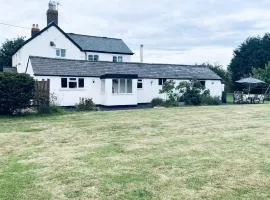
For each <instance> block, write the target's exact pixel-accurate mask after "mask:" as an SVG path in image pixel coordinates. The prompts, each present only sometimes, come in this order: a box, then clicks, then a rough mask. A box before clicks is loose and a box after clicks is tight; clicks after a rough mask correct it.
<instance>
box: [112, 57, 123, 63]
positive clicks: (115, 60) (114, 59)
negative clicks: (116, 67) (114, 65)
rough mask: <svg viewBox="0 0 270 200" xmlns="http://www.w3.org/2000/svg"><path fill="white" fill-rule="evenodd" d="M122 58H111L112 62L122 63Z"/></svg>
mask: <svg viewBox="0 0 270 200" xmlns="http://www.w3.org/2000/svg"><path fill="white" fill-rule="evenodd" d="M123 59H124V58H123V56H113V62H123Z"/></svg>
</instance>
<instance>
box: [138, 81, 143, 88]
mask: <svg viewBox="0 0 270 200" xmlns="http://www.w3.org/2000/svg"><path fill="white" fill-rule="evenodd" d="M139 83H140V84H142V87H141V88H139V87H138V84H139ZM137 89H139V90H141V89H143V80H142V79H138V81H137Z"/></svg>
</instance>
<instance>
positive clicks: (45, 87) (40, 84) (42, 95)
mask: <svg viewBox="0 0 270 200" xmlns="http://www.w3.org/2000/svg"><path fill="white" fill-rule="evenodd" d="M41 104H42V105H41ZM49 104H50V79H47V80H44V79H42V80H41V81H36V83H35V99H34V106H37V107H39V106H46V105H47V106H49Z"/></svg>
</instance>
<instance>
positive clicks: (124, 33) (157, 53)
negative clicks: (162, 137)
mask: <svg viewBox="0 0 270 200" xmlns="http://www.w3.org/2000/svg"><path fill="white" fill-rule="evenodd" d="M48 2H49V0H27V1H25V0H8V1H7V0H0V5H1V7H0V43H3V42H4V41H5V40H6V39H12V38H15V37H17V36H25V37H26V38H29V37H30V28H31V26H32V24H39V27H40V28H44V27H45V26H46V23H47V22H46V11H47V8H48ZM269 13H270V0H226V1H224V0H162V1H160V0H76V1H75V0H60V6H59V26H60V27H61V28H62V29H63V30H64V31H65V32H68V33H70V32H71V33H79V34H86V35H96V36H105V37H116V38H121V39H123V40H124V41H125V43H126V44H127V45H128V46H129V47H130V49H131V50H132V51H133V52H134V53H135V55H134V56H133V57H132V61H134V62H139V60H140V59H139V57H140V53H139V52H140V44H144V62H149V63H176V64H201V63H210V64H219V65H222V66H223V67H224V68H226V67H227V65H228V64H229V63H230V60H231V58H232V56H233V50H234V49H235V48H237V47H238V46H239V45H240V44H241V43H242V42H243V41H244V40H245V39H246V38H248V37H249V36H258V35H260V36H262V35H263V34H264V33H266V32H270V15H269ZM1 23H7V24H13V25H17V26H22V27H27V28H28V29H27V28H16V27H10V26H5V25H1Z"/></svg>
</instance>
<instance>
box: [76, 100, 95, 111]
mask: <svg viewBox="0 0 270 200" xmlns="http://www.w3.org/2000/svg"><path fill="white" fill-rule="evenodd" d="M75 107H76V110H77V111H94V110H97V108H96V105H95V103H94V102H93V100H92V98H81V99H80V103H79V104H77V105H76V106H75Z"/></svg>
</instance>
